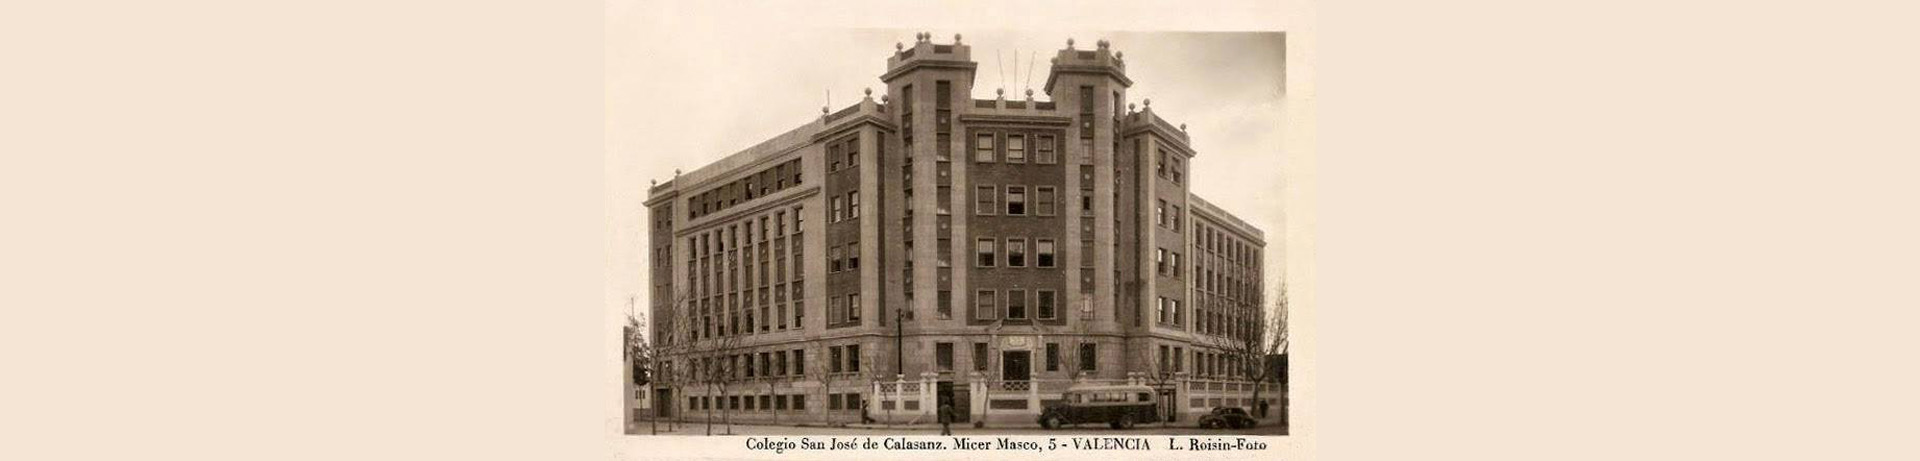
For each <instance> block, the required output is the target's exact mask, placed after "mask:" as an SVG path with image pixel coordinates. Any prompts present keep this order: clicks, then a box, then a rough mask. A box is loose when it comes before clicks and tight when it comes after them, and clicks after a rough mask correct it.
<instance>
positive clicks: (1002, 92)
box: [993, 88, 1007, 99]
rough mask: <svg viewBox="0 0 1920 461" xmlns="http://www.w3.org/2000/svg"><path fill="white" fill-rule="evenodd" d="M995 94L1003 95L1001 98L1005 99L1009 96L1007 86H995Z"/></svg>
mask: <svg viewBox="0 0 1920 461" xmlns="http://www.w3.org/2000/svg"><path fill="white" fill-rule="evenodd" d="M993 95H994V96H999V97H1001V98H1003V99H1004V98H1006V97H1007V89H1006V88H995V89H994V90H993Z"/></svg>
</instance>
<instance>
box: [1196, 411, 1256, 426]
mask: <svg viewBox="0 0 1920 461" xmlns="http://www.w3.org/2000/svg"><path fill="white" fill-rule="evenodd" d="M1259 424H1260V421H1259V420H1256V419H1253V416H1251V415H1248V414H1247V410H1244V409H1241V408H1240V407H1213V412H1212V413H1208V414H1207V415H1206V416H1201V417H1200V427H1204V428H1208V429H1221V428H1234V429H1244V428H1249V427H1253V426H1256V425H1259Z"/></svg>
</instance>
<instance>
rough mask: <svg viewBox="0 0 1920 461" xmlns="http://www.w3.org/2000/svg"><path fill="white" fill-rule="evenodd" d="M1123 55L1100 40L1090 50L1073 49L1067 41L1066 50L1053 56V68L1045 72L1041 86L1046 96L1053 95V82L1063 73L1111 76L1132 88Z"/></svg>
mask: <svg viewBox="0 0 1920 461" xmlns="http://www.w3.org/2000/svg"><path fill="white" fill-rule="evenodd" d="M1123 57H1124V53H1120V52H1116V51H1113V48H1112V44H1111V43H1108V42H1107V41H1106V39H1101V40H1100V41H1099V42H1097V43H1096V44H1095V47H1094V49H1092V50H1081V49H1075V48H1074V47H1073V39H1071V38H1069V39H1067V48H1066V49H1064V50H1060V52H1059V53H1057V54H1055V55H1054V57H1053V60H1052V61H1050V62H1052V63H1053V68H1052V69H1050V70H1048V71H1047V84H1046V85H1045V86H1042V87H1041V88H1042V89H1045V90H1046V92H1047V94H1049V95H1051V94H1053V82H1054V81H1055V80H1057V79H1058V78H1059V76H1060V74H1063V73H1096V74H1106V75H1111V76H1113V78H1114V79H1117V80H1119V81H1120V84H1121V85H1124V86H1133V80H1132V79H1128V78H1127V61H1126V60H1125V59H1123Z"/></svg>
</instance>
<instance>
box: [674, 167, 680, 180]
mask: <svg viewBox="0 0 1920 461" xmlns="http://www.w3.org/2000/svg"><path fill="white" fill-rule="evenodd" d="M673 177H675V178H678V177H680V169H679V168H674V169H673Z"/></svg>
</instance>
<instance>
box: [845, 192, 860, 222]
mask: <svg viewBox="0 0 1920 461" xmlns="http://www.w3.org/2000/svg"><path fill="white" fill-rule="evenodd" d="M858 217H860V191H853V192H848V193H847V218H848V219H852V218H858Z"/></svg>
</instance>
